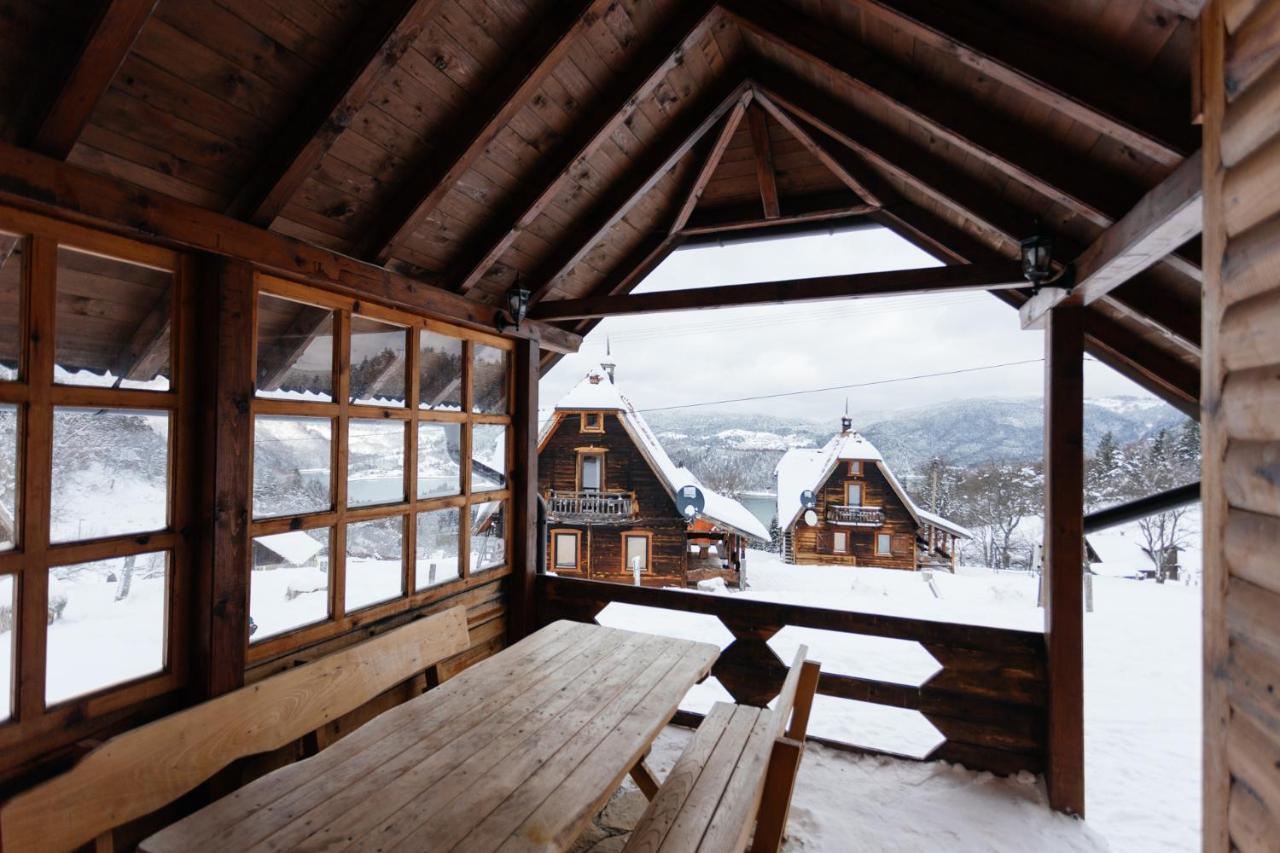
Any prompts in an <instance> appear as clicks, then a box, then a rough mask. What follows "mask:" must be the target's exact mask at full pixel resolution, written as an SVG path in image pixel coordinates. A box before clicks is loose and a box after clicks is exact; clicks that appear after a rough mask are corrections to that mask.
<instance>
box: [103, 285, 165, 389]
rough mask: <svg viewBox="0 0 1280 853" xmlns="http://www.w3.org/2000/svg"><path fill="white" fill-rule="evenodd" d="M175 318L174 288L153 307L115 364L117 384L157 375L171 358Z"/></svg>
mask: <svg viewBox="0 0 1280 853" xmlns="http://www.w3.org/2000/svg"><path fill="white" fill-rule="evenodd" d="M172 319H173V288H172V287H170V288H169V289H168V290H166V291H165V292H164V295H163V296H162V297H161V298H160V300H159V301H157V302H156V304H155V305H154V306H152V308H151V310H150V311H148V312H147V315H146V316H145V317H143V318H142V322H141V323H139V324H138V326H137V328H135V329H134V331H133V334H132V335H130V336H129V340H128V341H127V342H126V343H125V345H124V347H122V348H121V350H120V352H119V353H118V354H117V356H116V360H115V362H114V364H112V367H111V372H112V373H113V374H115V377H116V386H117V387H118V386H119V385H120V383H121V382H123V381H124V380H126V379H128V380H135V381H146V380H148V379H151V378H152V377H154V376H155V375H156V373H157V372H158V371H159V370H160V368H162V367H164V366H165V365H164V362H165V361H166V360H168V358H169V345H168V343H167V341H168V340H169V329H170V325H171V323H172Z"/></svg>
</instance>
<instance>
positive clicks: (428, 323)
mask: <svg viewBox="0 0 1280 853" xmlns="http://www.w3.org/2000/svg"><path fill="white" fill-rule="evenodd" d="M263 294H266V295H269V296H274V297H277V298H282V299H289V300H292V301H295V302H300V303H303V304H308V305H314V306H317V307H320V308H326V309H329V310H332V311H334V312H335V314H334V346H333V357H334V372H333V376H334V388H333V401H332V402H317V401H298V400H280V399H273V398H270V397H259V396H257V394H256V393H255V394H254V396H253V398H252V402H251V404H250V415H251V419H255V418H256V417H257V416H258V415H260V414H271V415H285V416H291V417H328V418H330V419H331V421H332V423H333V442H332V445H331V448H330V453H331V459H330V496H331V500H332V502H331V505H330V508H329V509H328V510H325V511H322V512H312V513H306V514H301V515H287V516H272V517H270V518H254V519H252V520H251V521H250V522H249V538H250V540H251V541H252V539H254V538H256V537H258V536H262V535H265V534H269V533H279V532H283V531H285V530H309V529H315V528H321V527H330V528H332V534H331V536H332V545H331V547H330V553H331V557H330V560H331V565H330V573H329V615H328V617H327V618H326V619H325V620H323V621H320V622H312V623H308V624H306V625H300V626H298V627H296V628H293V629H291V630H289V631H284V632H282V633H279V634H274V635H272V636H271V637H267V638H264V639H262V640H260V641H258V642H248V640H249V638H248V637H247V636H246V642H247V643H248V650H247V655H246V661H247V664H248V665H249V666H250V667H252V666H254V665H256V664H259V663H262V662H263V661H266V660H270V659H272V658H276V657H279V656H280V655H282V654H287V653H289V652H291V651H293V650H295V649H297V648H299V647H302V646H306V645H310V644H313V643H315V642H318V641H321V640H324V639H328V638H331V637H336V636H340V635H342V634H345V633H347V632H349V631H351V630H353V629H356V628H359V627H360V626H362V625H365V624H368V623H371V622H376V621H378V620H380V619H383V618H386V617H388V616H391V615H394V614H397V613H403V612H406V611H409V610H416V609H418V608H420V607H423V606H425V605H428V604H430V603H432V602H434V601H439V600H441V599H445V598H449V597H451V596H454V595H457V594H458V593H459V592H462V591H465V590H467V589H470V588H471V587H474V586H477V585H480V584H485V583H491V582H492V581H493V580H495V579H496V578H498V577H501V576H502V575H504V574H509V573H510V572H511V559H510V554H511V544H512V543H511V535H510V525H509V524H507V525H505V526H504V533H505V537H506V542H505V548H504V554H506V555H507V559H506V560H504V562H503V563H502V564H500V565H498V566H493V567H489V568H485V569H481V570H477V571H475V572H473V571H472V570H471V559H470V558H471V553H470V552H471V536H470V530H469V523H470V522H469V519H470V511H471V506H472V504H480V503H487V502H489V501H500V502H502V503H503V510H502V511H503V512H504V513H505V516H504V517H507V518H509V517H510V514H511V512H512V509H513V507H512V496H513V491H512V488H511V482H510V480H509V479H508V482H507V483H506V484H505V485H504V486H503V487H501V488H498V489H489V490H486V491H476V492H473V491H472V490H471V467H472V436H473V428H474V426H475V425H477V424H499V425H502V426H504V427H506V470H507V472H508V477H509V475H510V471H511V466H512V460H513V441H514V434H515V429H514V417H513V416H512V414H511V404H510V401H512V400H513V399H514V391H515V378H514V374H515V370H514V362H515V359H514V344H513V342H512V341H511V340H509V339H507V338H503V337H499V336H497V335H491V334H487V333H485V332H478V331H474V330H471V329H467V328H464V327H461V326H456V325H453V324H450V323H445V322H442V321H439V320H434V319H431V318H427V317H423V316H422V315H419V314H414V313H410V312H406V311H400V310H397V309H394V308H389V307H386V306H383V305H380V304H378V303H375V302H371V301H368V300H364V299H359V300H357V299H353V298H348V297H344V296H341V295H339V294H335V293H333V292H332V291H329V290H326V289H323V288H321V287H318V286H313V285H308V284H301V283H298V282H293V281H289V280H287V279H282V278H279V277H276V276H273V275H270V274H267V273H262V272H255V273H254V288H253V311H254V316H253V318H252V321H251V327H252V329H253V353H252V355H251V358H252V360H253V362H252V363H253V364H255V365H256V364H257V351H258V343H259V342H258V317H257V312H258V305H259V300H260V298H261V297H262V295H263ZM352 315H359V316H361V317H364V318H367V319H371V320H377V321H379V322H384V323H389V324H392V325H396V326H401V327H403V328H404V329H405V334H406V342H405V347H406V349H405V370H404V372H405V379H406V387H405V403H404V405H403V406H398V407H397V406H376V405H366V404H357V403H352V402H350V393H349V389H350V360H351V359H350V350H351V336H350V323H351V316H352ZM426 332H433V333H436V334H442V335H445V336H447V337H451V338H456V339H459V340H461V341H462V366H461V367H462V377H461V379H462V384H461V396H460V399H461V403H462V405H461V407H460V409H459V410H457V411H454V410H452V409H424V408H420V407H419V405H418V403H419V399H418V397H419V389H420V385H421V376H420V370H419V367H420V359H421V338H422V335H423V334H424V333H426ZM477 344H485V345H488V346H491V347H496V348H499V349H502V350H505V351H507V353H508V358H507V364H508V371H507V400H508V406H507V409H508V411H507V412H506V413H505V414H481V413H477V412H473V411H472V409H473V406H472V399H473V390H474V389H473V385H472V378H473V373H474V370H473V364H474V351H475V346H476V345H477ZM255 373H256V370H255ZM255 390H256V389H255ZM367 418H377V419H385V420H395V421H399V422H401V423H403V424H404V425H405V454H404V460H405V464H404V476H405V492H404V493H405V495H406V498H407V500H405V501H401V502H396V503H387V504H377V505H362V506H359V507H348V506H347V505H346V504H347V475H348V471H347V466H348V456H347V451H348V447H347V443H348V424H349V422H350V421H351V420H352V419H357V420H360V419H367ZM424 422H436V423H453V424H458V425H459V426H460V428H461V441H460V442H459V455H460V457H461V459H460V463H461V464H460V468H461V470H460V472H459V479H460V483H459V492H458V494H456V495H448V496H441V497H430V498H419V497H418V424H420V423H424ZM251 456H252V448H251ZM252 465H253V460H252V459H250V470H252ZM444 508H457V509H458V510H459V511H460V512H461V513H462V515H461V519H460V523H461V524H462V527H461V528H460V530H459V542H458V577H457V578H455V579H453V580H450V581H446V582H444V583H437V584H436V585H434V586H428V587H425V588H423V589H421V590H419V589H417V576H416V570H417V517H418V515H419V514H420V513H423V512H429V511H431V510H437V509H444ZM396 516H399V517H401V518H402V522H403V524H404V527H403V530H404V538H403V551H402V567H401V572H402V581H403V582H402V584H401V589H402V590H404V592H402V594H401V595H400V596H399V597H397V598H395V599H392V600H390V601H385V602H380V603H377V604H372V605H370V606H368V607H364V608H361V609H359V610H355V611H350V612H349V611H348V610H347V608H346V601H345V592H346V580H347V578H346V551H347V542H346V525H347V524H348V523H350V522H360V521H369V520H373V519H380V518H390V517H396ZM245 572H246V573H247V574H248V575H249V582H250V583H252V566H249V565H247V566H245ZM246 633H247V632H246Z"/></svg>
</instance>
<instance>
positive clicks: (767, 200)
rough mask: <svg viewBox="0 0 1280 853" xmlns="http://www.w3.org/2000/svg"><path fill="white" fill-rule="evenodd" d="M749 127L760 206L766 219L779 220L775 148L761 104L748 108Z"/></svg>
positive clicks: (780, 211)
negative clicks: (774, 160) (774, 159)
mask: <svg viewBox="0 0 1280 853" xmlns="http://www.w3.org/2000/svg"><path fill="white" fill-rule="evenodd" d="M747 125H748V127H749V129H750V130H751V151H752V154H753V155H754V157H755V161H756V182H757V183H759V185H760V204H761V206H762V207H764V218H765V219H777V218H778V217H779V216H780V215H781V214H782V210H781V208H780V207H779V206H778V173H777V171H776V170H775V169H774V167H773V146H772V145H770V144H769V127H768V125H767V124H766V123H765V117H764V110H762V109H760V105H759V104H755V105H752V106H750V107H748V108H747Z"/></svg>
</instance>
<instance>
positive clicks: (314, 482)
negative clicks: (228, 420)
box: [253, 415, 333, 518]
mask: <svg viewBox="0 0 1280 853" xmlns="http://www.w3.org/2000/svg"><path fill="white" fill-rule="evenodd" d="M332 441H333V422H332V421H331V420H329V419H328V418H293V417H285V416H281V415H258V416H257V417H256V418H255V419H254V422H253V516H254V518H269V517H272V516H277V515H301V514H302V513H307V512H323V511H324V510H327V509H332V508H333V498H332V497H331V494H332V492H331V488H332V486H331V479H332V478H331V476H330V473H331V471H330V468H331V466H332V461H333V460H332V457H331V455H330V453H331V450H332Z"/></svg>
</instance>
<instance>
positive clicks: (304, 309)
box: [256, 293, 334, 403]
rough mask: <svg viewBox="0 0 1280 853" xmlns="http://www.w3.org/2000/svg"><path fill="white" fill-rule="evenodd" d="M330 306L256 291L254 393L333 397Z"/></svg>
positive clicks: (291, 397)
mask: <svg viewBox="0 0 1280 853" xmlns="http://www.w3.org/2000/svg"><path fill="white" fill-rule="evenodd" d="M333 313H334V312H333V311H330V310H329V309H328V308H317V307H316V306H314V305H304V304H302V303H301V302H294V301H293V300H291V299H281V298H280V297H279V296H272V295H270V294H268V293H263V294H261V295H260V296H259V297H258V341H257V343H258V366H257V373H256V376H257V395H258V396H259V397H272V398H275V399H277V400H281V399H283V400H312V401H317V402H326V403H327V402H332V401H333Z"/></svg>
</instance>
